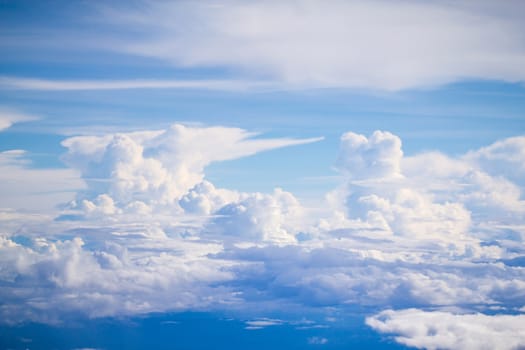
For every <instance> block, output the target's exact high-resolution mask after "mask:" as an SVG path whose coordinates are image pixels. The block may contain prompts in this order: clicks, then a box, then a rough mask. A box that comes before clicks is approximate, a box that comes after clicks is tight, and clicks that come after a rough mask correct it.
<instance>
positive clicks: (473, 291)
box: [0, 125, 525, 349]
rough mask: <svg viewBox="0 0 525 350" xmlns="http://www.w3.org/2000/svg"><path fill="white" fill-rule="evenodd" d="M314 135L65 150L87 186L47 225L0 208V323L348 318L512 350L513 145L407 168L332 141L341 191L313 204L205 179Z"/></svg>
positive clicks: (429, 157)
mask: <svg viewBox="0 0 525 350" xmlns="http://www.w3.org/2000/svg"><path fill="white" fill-rule="evenodd" d="M316 140H317V139H305V140H295V139H261V138H256V137H255V135H254V134H252V133H249V132H247V131H245V130H241V129H235V128H224V127H186V126H181V125H174V126H172V127H170V128H168V129H166V130H154V131H148V130H146V131H140V132H133V133H120V134H119V133H115V134H107V135H102V136H76V137H71V138H68V139H66V140H64V141H63V145H64V147H66V149H67V152H66V154H65V155H64V158H63V159H64V161H65V162H66V163H67V164H68V165H69V166H70V167H71V168H72V169H75V170H76V171H78V172H79V173H80V174H81V178H82V179H83V181H85V184H86V188H85V189H84V190H81V191H78V192H77V194H76V198H75V199H74V200H73V201H71V202H70V203H69V204H66V205H64V206H63V207H62V209H61V210H60V212H58V213H57V215H56V216H55V217H54V218H53V219H50V217H49V216H45V217H44V216H43V217H38V216H36V217H32V218H31V220H28V219H27V216H24V215H21V214H20V213H18V212H16V211H12V210H11V211H5V210H4V211H3V212H1V213H0V214H1V215H0V219H2V220H3V221H1V222H7V223H8V224H5V225H4V224H2V226H1V227H2V232H1V233H2V238H1V241H0V267H1V269H0V280H1V281H2V283H3V285H4V286H5V287H4V288H2V289H0V299H1V300H2V301H3V302H2V304H1V305H0V315H1V317H0V319H2V320H3V322H7V323H13V324H16V323H18V322H23V321H27V320H33V321H38V322H48V323H57V322H61V321H63V320H64V319H67V318H68V317H73V316H75V315H77V316H78V315H80V316H81V317H102V316H123V315H136V314H145V313H150V312H167V311H182V310H195V311H203V310H205V311H210V310H225V309H227V310H230V311H232V310H236V311H237V312H239V313H243V312H244V313H249V314H250V318H251V319H253V320H254V321H250V322H251V323H250V322H247V327H255V328H259V327H263V326H269V325H270V323H271V324H276V321H275V319H276V318H275V317H271V314H270V313H271V312H277V311H279V310H288V309H294V310H297V309H299V310H317V312H321V313H325V314H326V315H325V316H326V317H329V318H333V317H337V315H340V314H341V312H342V313H344V312H351V311H350V310H352V309H355V308H359V309H361V310H364V311H363V312H364V313H366V314H367V315H369V318H368V319H367V324H368V325H370V326H371V327H372V328H373V329H375V330H376V331H378V332H381V333H385V334H387V335H388V334H390V335H395V336H396V338H395V339H396V341H398V342H400V343H402V344H406V345H412V346H416V347H427V348H464V349H471V348H476V347H477V346H478V345H479V346H483V344H488V345H489V346H496V347H500V346H501V347H503V348H505V347H507V348H509V349H510V348H513V347H519V346H525V340H524V336H523V333H522V332H521V330H520V329H519V327H518V326H517V324H518V323H520V324H521V323H522V322H523V320H522V318H523V308H524V305H525V302H524V300H525V270H524V269H523V266H524V265H525V264H524V262H523V261H524V258H525V248H524V246H523V241H524V240H525V202H524V200H523V186H524V184H523V182H522V178H521V177H520V176H519V175H516V171H517V172H518V173H519V171H521V170H520V169H522V165H523V164H524V162H525V159H524V154H525V153H524V148H523V147H524V145H525V142H524V141H523V140H524V137H523V136H519V137H514V138H509V139H504V140H500V141H498V142H496V143H494V144H492V145H488V146H486V147H483V148H480V149H478V150H472V151H470V152H468V153H466V154H464V155H459V156H457V157H450V156H447V155H445V154H442V153H439V152H427V153H422V154H417V155H414V156H410V157H407V156H405V155H404V152H403V149H402V145H403V144H402V140H401V139H400V138H399V137H398V136H396V135H394V134H392V133H389V132H387V131H375V132H374V133H372V134H371V135H369V136H366V135H360V134H356V133H353V132H347V133H344V134H343V135H342V137H341V142H340V146H339V151H338V153H337V154H334V160H335V165H336V168H337V170H338V171H339V172H340V174H341V177H342V179H343V180H342V182H341V184H340V185H339V186H338V187H337V188H335V189H334V190H333V191H331V192H330V193H328V194H327V195H326V198H325V199H320V200H319V205H318V207H316V208H308V207H305V206H304V205H303V204H302V203H301V201H300V200H298V199H297V198H295V196H294V195H293V194H292V193H290V192H287V191H286V190H284V189H279V188H277V189H275V190H274V191H273V192H270V193H244V192H240V191H236V190H235V189H224V188H218V187H216V186H215V185H214V184H212V183H211V182H210V181H208V180H207V179H206V177H205V171H206V170H205V169H206V166H207V165H209V164H210V163H212V162H218V161H223V160H228V159H234V158H238V157H244V156H249V155H253V154H255V153H257V152H261V151H265V150H271V149H275V148H279V147H284V146H291V145H300V144H304V143H307V142H313V141H316ZM334 151H335V150H334ZM269 171H270V170H269ZM429 309H431V310H434V311H424V310H429ZM334 310H337V311H334ZM380 310H387V311H383V312H380ZM451 310H453V312H452V311H451ZM378 312H379V313H378ZM334 315H335V316H334ZM279 322H281V321H279ZM282 322H283V324H284V323H286V322H288V321H287V320H282ZM502 323H503V324H505V328H503V327H502V326H499V325H500V324H502ZM320 326H323V327H324V326H329V325H324V324H323V325H320ZM482 333H483V334H482ZM478 334H480V336H479V337H478ZM489 335H490V337H489ZM485 337H487V340H486V341H485V340H484V339H485ZM489 338H490V339H489ZM503 338H504V339H503ZM470 339H474V340H472V341H471V340H470ZM316 341H319V342H322V343H324V341H323V340H322V339H318V340H316Z"/></svg>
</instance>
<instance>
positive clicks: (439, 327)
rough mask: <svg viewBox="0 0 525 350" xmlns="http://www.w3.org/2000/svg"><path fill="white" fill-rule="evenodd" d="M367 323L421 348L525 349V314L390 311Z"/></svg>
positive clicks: (433, 349) (414, 310)
mask: <svg viewBox="0 0 525 350" xmlns="http://www.w3.org/2000/svg"><path fill="white" fill-rule="evenodd" d="M366 323H367V324H368V325H369V326H370V327H372V328H374V329H375V330H377V331H379V332H381V333H387V334H394V335H395V340H396V341H397V342H399V343H401V344H404V345H408V346H413V347H416V348H418V349H422V348H424V349H429V350H436V349H457V350H474V349H475V350H478V349H479V350H483V349H502V350H505V349H508V350H511V349H521V348H523V347H525V330H524V328H523V324H524V323H525V315H493V316H489V315H484V314H479V313H477V314H453V313H450V312H442V311H433V312H429V311H423V310H418V309H407V310H398V311H394V310H387V311H383V312H381V313H379V314H377V315H375V316H373V317H369V318H367V320H366Z"/></svg>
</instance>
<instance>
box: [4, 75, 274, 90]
mask: <svg viewBox="0 0 525 350" xmlns="http://www.w3.org/2000/svg"><path fill="white" fill-rule="evenodd" d="M0 88H1V89H17V90H44V91H74V90H127V89H201V90H221V91H239V90H240V91H242V90H271V89H275V88H276V85H275V84H274V83H270V82H262V81H260V82H258V81H249V80H227V79H225V80H220V79H219V80H150V79H129V80H52V79H32V78H20V77H0Z"/></svg>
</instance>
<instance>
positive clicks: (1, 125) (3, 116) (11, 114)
mask: <svg viewBox="0 0 525 350" xmlns="http://www.w3.org/2000/svg"><path fill="white" fill-rule="evenodd" d="M35 119H37V118H36V117H34V116H31V115H28V114H24V113H20V112H18V111H15V110H12V109H9V108H4V107H0V131H3V130H6V129H8V128H10V127H11V126H12V125H13V124H16V123H20V122H26V121H31V120H35Z"/></svg>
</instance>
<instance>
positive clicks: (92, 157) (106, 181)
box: [62, 125, 320, 214]
mask: <svg viewBox="0 0 525 350" xmlns="http://www.w3.org/2000/svg"><path fill="white" fill-rule="evenodd" d="M254 136H255V134H254V133H249V132H247V131H245V130H242V129H237V128H225V127H207V128H197V127H185V126H183V125H173V126H172V127H170V128H169V129H167V130H159V131H143V132H133V133H125V134H124V133H123V134H109V135H104V136H76V137H72V138H68V139H66V140H64V141H63V142H62V145H63V146H64V147H66V148H67V149H68V152H67V153H66V154H65V156H64V157H63V159H64V161H65V162H66V163H67V164H68V165H70V166H71V167H72V168H75V169H78V170H79V171H80V172H81V174H82V178H83V179H84V180H85V181H86V183H87V186H88V191H87V192H86V196H87V197H89V198H86V199H88V200H91V201H92V198H93V197H96V196H97V195H107V196H109V197H111V199H112V200H113V201H114V202H115V205H116V206H117V207H119V208H123V207H126V206H129V205H133V204H132V203H136V205H141V204H138V203H143V204H146V205H148V206H151V205H153V206H170V207H171V209H172V210H175V211H176V210H179V211H180V207H179V206H177V204H179V203H180V205H181V206H182V207H183V208H185V209H188V210H189V211H190V212H191V211H197V212H200V213H201V214H209V213H210V212H211V210H215V209H217V208H218V206H220V205H222V204H225V203H226V202H225V200H226V199H221V198H222V197H224V198H228V197H232V196H233V197H235V195H233V194H232V192H227V191H223V190H221V191H216V190H215V189H214V188H213V186H211V184H209V182H203V180H204V169H205V167H206V166H207V165H209V164H210V163H212V162H217V161H224V160H230V159H235V158H240V157H244V156H249V155H253V154H255V153H258V152H261V151H265V150H271V149H275V148H279V147H285V146H291V145H300V144H304V143H309V142H315V141H319V140H320V139H319V138H316V139H284V138H283V139H255V138H253V137H254ZM199 184H200V185H199ZM205 192H206V193H207V194H210V193H211V192H213V193H214V194H213V195H210V196H208V195H207V194H204V193H205ZM205 197H206V198H205ZM230 199H231V198H230ZM85 203H87V202H85ZM136 205H135V206H136ZM84 207H85V206H84Z"/></svg>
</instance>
